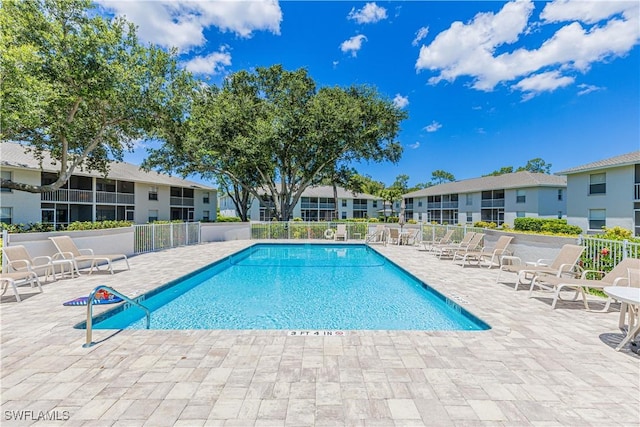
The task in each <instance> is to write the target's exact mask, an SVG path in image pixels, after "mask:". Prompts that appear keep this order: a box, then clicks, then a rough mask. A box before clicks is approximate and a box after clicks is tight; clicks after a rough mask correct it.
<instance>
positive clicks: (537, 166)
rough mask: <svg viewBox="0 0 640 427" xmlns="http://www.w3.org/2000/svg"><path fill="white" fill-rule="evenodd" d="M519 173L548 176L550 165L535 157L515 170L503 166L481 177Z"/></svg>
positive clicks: (511, 167)
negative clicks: (545, 174) (525, 172)
mask: <svg viewBox="0 0 640 427" xmlns="http://www.w3.org/2000/svg"><path fill="white" fill-rule="evenodd" d="M521 171H529V172H533V173H547V174H548V173H551V163H547V162H545V161H544V160H542V159H541V158H540V157H536V158H535V159H531V160H529V161H527V164H526V165H524V166H520V167H519V168H517V169H515V170H514V168H513V166H503V167H501V168H500V169H498V170H495V171H493V172H491V173H489V174H487V175H482V176H498V175H504V174H507V173H513V172H521Z"/></svg>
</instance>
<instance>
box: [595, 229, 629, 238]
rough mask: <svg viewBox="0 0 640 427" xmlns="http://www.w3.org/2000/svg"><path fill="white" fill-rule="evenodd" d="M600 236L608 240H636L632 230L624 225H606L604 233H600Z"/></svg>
mask: <svg viewBox="0 0 640 427" xmlns="http://www.w3.org/2000/svg"><path fill="white" fill-rule="evenodd" d="M598 237H599V238H602V239H607V240H634V238H633V235H632V233H631V230H627V229H625V228H622V227H613V228H607V227H605V228H604V233H602V234H598Z"/></svg>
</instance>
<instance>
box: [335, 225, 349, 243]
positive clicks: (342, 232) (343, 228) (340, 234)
mask: <svg viewBox="0 0 640 427" xmlns="http://www.w3.org/2000/svg"><path fill="white" fill-rule="evenodd" d="M333 240H336V241H337V240H342V241H345V242H346V241H347V224H338V226H337V228H336V232H335V234H334V235H333Z"/></svg>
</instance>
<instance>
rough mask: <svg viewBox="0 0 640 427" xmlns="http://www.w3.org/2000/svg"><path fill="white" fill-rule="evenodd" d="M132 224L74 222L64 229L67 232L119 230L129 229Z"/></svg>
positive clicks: (125, 222) (123, 222) (118, 222)
mask: <svg viewBox="0 0 640 427" xmlns="http://www.w3.org/2000/svg"><path fill="white" fill-rule="evenodd" d="M132 225H133V223H132V222H129V221H96V222H91V221H84V222H81V221H75V222H72V223H71V224H69V225H68V226H67V228H66V230H68V231H80V230H103V229H105V228H121V227H131V226H132Z"/></svg>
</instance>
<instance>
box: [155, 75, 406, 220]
mask: <svg viewBox="0 0 640 427" xmlns="http://www.w3.org/2000/svg"><path fill="white" fill-rule="evenodd" d="M188 117H189V119H188V122H187V125H186V126H185V127H184V128H183V129H182V134H181V137H180V138H176V139H175V140H170V139H167V143H166V144H165V145H164V146H163V147H161V148H160V149H158V150H152V151H151V156H150V158H149V159H147V162H145V167H154V168H160V169H161V170H164V171H178V172H180V173H183V174H184V173H189V172H198V173H203V171H211V172H212V173H216V174H221V175H225V176H226V177H227V178H228V179H229V180H230V181H232V182H234V183H237V184H238V185H241V186H242V187H243V188H245V189H246V190H248V191H250V192H251V194H253V195H254V196H255V197H256V198H260V195H259V194H258V189H259V188H261V189H264V190H265V191H266V193H267V196H268V197H269V198H270V200H271V201H273V204H274V209H275V211H276V217H277V218H281V219H282V218H290V217H291V216H292V212H293V208H294V206H295V205H296V204H297V202H298V200H299V198H300V196H301V194H302V192H303V191H304V190H305V189H306V188H307V187H308V186H309V185H313V184H316V183H318V182H321V181H322V180H323V179H324V178H326V177H331V176H333V175H334V174H335V172H336V171H337V170H339V169H340V167H341V165H342V166H344V165H345V164H349V163H351V162H357V161H376V162H380V161H391V162H397V161H398V160H399V158H400V155H401V153H402V145H401V144H400V143H399V142H397V141H395V138H396V136H397V134H398V133H399V130H400V122H401V121H402V120H403V119H405V118H406V117H407V114H406V112H404V111H403V110H401V109H399V108H398V107H396V106H395V105H394V104H393V102H392V101H391V100H390V99H386V98H384V97H382V96H381V95H380V94H379V93H378V92H377V91H376V90H375V89H374V88H372V87H368V86H352V87H349V88H340V87H322V88H320V89H318V88H317V87H316V83H315V81H314V80H313V79H312V78H311V77H310V76H309V74H308V72H307V70H305V69H298V70H296V71H286V70H284V69H283V67H282V66H281V65H274V66H271V67H269V68H264V67H258V68H256V69H254V70H252V71H250V72H249V71H239V72H237V73H234V74H232V75H231V76H229V77H228V78H226V79H225V80H224V82H223V84H222V87H220V88H217V87H208V88H206V87H205V88H200V89H199V90H198V93H197V96H196V101H195V102H194V108H193V110H192V111H191V114H189V116H188ZM248 170H252V171H253V172H255V175H257V177H259V180H258V181H253V179H248V178H253V177H254V176H255V175H251V177H249V176H248V175H247V171H248Z"/></svg>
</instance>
